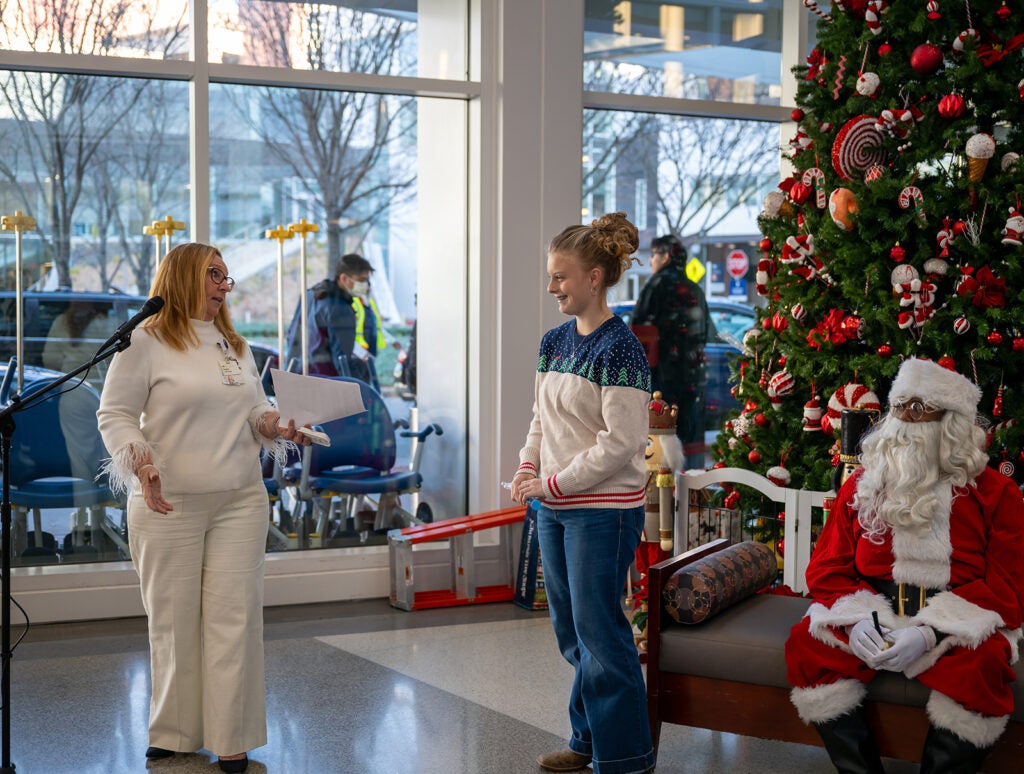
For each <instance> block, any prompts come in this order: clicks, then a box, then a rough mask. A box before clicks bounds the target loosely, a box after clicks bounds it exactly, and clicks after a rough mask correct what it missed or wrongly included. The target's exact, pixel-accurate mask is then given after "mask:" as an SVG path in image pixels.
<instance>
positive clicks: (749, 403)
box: [743, 400, 757, 411]
mask: <svg viewBox="0 0 1024 774" xmlns="http://www.w3.org/2000/svg"><path fill="white" fill-rule="evenodd" d="M756 409H757V404H756V403H754V401H752V400H748V401H747V402H746V403H744V404H743V410H744V411H754V410H756Z"/></svg>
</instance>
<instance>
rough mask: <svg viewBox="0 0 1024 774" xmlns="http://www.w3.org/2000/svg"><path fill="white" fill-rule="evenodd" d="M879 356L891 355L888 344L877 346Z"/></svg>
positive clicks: (890, 348)
mask: <svg viewBox="0 0 1024 774" xmlns="http://www.w3.org/2000/svg"><path fill="white" fill-rule="evenodd" d="M878 355H879V357H892V347H891V346H889V345H888V344H883V345H882V346H880V347H879V348H878Z"/></svg>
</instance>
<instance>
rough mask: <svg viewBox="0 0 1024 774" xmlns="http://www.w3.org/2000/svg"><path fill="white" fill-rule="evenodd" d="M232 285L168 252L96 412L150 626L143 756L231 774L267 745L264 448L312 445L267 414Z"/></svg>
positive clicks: (200, 261) (192, 249)
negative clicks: (199, 756)
mask: <svg viewBox="0 0 1024 774" xmlns="http://www.w3.org/2000/svg"><path fill="white" fill-rule="evenodd" d="M234 286H235V281H234V280H233V279H232V278H231V277H229V276H228V269H227V266H226V265H225V263H224V259H223V257H222V256H221V254H220V252H219V251H218V250H217V249H216V248H214V247H210V246H209V245H203V244H196V243H191V244H184V245H179V246H177V247H175V248H174V249H173V250H171V251H170V252H169V253H167V255H166V257H165V258H164V259H163V261H162V262H161V263H160V266H159V268H158V269H157V273H156V279H155V280H154V282H153V287H152V291H151V294H152V295H155V296H160V297H162V298H163V300H164V305H163V308H162V309H160V311H159V312H157V313H156V314H155V315H154V316H152V317H150V318H148V319H147V320H145V321H144V322H143V323H142V325H141V326H139V327H138V328H136V329H135V331H133V332H132V338H131V346H130V347H129V348H128V349H126V350H125V351H123V352H120V353H118V354H117V355H116V356H115V357H114V359H113V362H112V363H111V366H110V371H109V373H108V375H107V380H106V383H105V385H104V388H103V394H102V396H101V399H100V409H99V412H98V418H99V428H100V433H101V434H102V436H103V442H104V444H105V445H106V447H107V450H108V451H109V453H110V455H111V459H110V460H109V461H108V462H107V470H108V472H109V474H110V480H111V486H112V487H116V488H119V489H122V490H129V491H130V496H129V498H128V532H129V545H130V547H131V553H132V561H133V562H134V564H135V569H136V571H137V572H138V574H139V578H140V581H141V588H142V599H143V604H144V606H145V609H146V614H147V616H148V618H149V644H150V669H151V674H152V698H151V702H150V718H149V742H150V747H149V749H148V750H146V757H147V758H150V759H153V758H167V757H170V756H172V755H174V753H175V752H194V751H196V750H198V749H199V748H201V747H205V748H206V749H208V750H210V751H212V752H213V753H215V754H216V755H217V756H218V757H219V763H220V768H221V770H223V771H226V772H241V771H244V770H245V768H246V766H247V765H248V756H247V754H246V753H247V751H248V750H251V749H253V748H255V747H260V746H262V745H264V744H266V741H267V729H266V712H265V689H264V673H263V558H264V553H265V550H266V536H267V525H268V507H269V505H268V500H267V493H266V490H265V488H264V486H263V478H262V474H261V472H260V463H259V454H260V448H261V446H262V447H266V448H268V449H270V450H271V451H272V452H279V453H280V452H283V451H284V449H285V448H286V446H287V444H288V443H289V442H302V443H308V441H303V440H302V438H303V436H302V435H301V434H300V433H299V432H298V431H297V430H296V429H295V426H294V423H292V422H289V424H288V426H287V427H282V426H281V425H280V424H279V420H280V417H279V415H278V413H277V411H275V410H274V408H273V406H271V404H270V403H268V402H267V399H266V396H265V395H264V393H263V387H262V385H261V384H260V379H259V374H258V373H257V371H256V364H255V362H254V360H253V357H252V353H251V352H250V351H249V347H248V345H247V344H246V342H245V340H244V339H243V338H242V337H241V336H240V335H239V334H238V333H237V332H236V331H235V329H234V327H233V326H232V324H231V316H230V315H229V314H228V308H227V295H228V293H230V292H231V290H232V288H234Z"/></svg>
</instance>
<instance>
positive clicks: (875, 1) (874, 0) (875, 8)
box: [864, 0, 889, 35]
mask: <svg viewBox="0 0 1024 774" xmlns="http://www.w3.org/2000/svg"><path fill="white" fill-rule="evenodd" d="M888 11H889V4H888V3H887V2H885V0H870V2H869V3H868V4H867V5H866V6H865V7H864V23H865V24H867V26H868V29H869V30H871V34H873V35H878V34H879V33H880V32H881V31H882V16H883V15H884V14H886V13H887V12H888Z"/></svg>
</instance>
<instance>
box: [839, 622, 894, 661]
mask: <svg viewBox="0 0 1024 774" xmlns="http://www.w3.org/2000/svg"><path fill="white" fill-rule="evenodd" d="M847 633H848V634H849V636H850V650H852V651H853V655H855V656H856V657H857V658H859V659H860V660H861V661H863V662H864V663H865V664H867V665H868V666H869V667H871V668H872V669H876V668H877V667H875V663H876V662H877V661H878V658H879V657H880V656H881V655H882V653H883V651H884V650H885V648H886V642H885V640H884V639H883V638H882V635H881V634H879V633H878V630H877V629H876V628H875V623H874V621H872V620H871V619H870V618H864V619H862V620H860V621H858V622H857V623H855V624H854V625H853V626H851V627H849V628H848V629H847Z"/></svg>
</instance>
